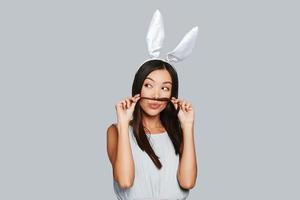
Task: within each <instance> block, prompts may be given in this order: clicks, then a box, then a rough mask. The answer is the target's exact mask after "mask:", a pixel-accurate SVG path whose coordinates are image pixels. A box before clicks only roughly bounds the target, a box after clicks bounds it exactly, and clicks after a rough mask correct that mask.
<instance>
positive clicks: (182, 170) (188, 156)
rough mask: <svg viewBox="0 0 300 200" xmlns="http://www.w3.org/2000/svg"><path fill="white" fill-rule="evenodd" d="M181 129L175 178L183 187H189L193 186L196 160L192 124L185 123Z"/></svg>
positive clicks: (195, 177)
mask: <svg viewBox="0 0 300 200" xmlns="http://www.w3.org/2000/svg"><path fill="white" fill-rule="evenodd" d="M182 130H183V146H182V147H183V148H182V155H181V157H180V160H179V165H178V171H177V179H178V182H179V184H180V186H181V187H182V188H184V189H191V188H193V187H194V186H195V183H196V179H197V160H196V151H195V143H194V126H193V125H187V126H184V127H182Z"/></svg>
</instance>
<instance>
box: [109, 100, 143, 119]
mask: <svg viewBox="0 0 300 200" xmlns="http://www.w3.org/2000/svg"><path fill="white" fill-rule="evenodd" d="M139 99H140V94H137V95H135V96H133V97H128V98H125V99H123V100H122V101H120V102H118V103H117V104H116V106H115V107H116V112H117V118H118V123H119V122H122V123H123V122H124V123H129V122H130V120H131V119H132V114H133V111H134V108H135V105H136V103H137V101H138V100H139Z"/></svg>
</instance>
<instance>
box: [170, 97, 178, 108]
mask: <svg viewBox="0 0 300 200" xmlns="http://www.w3.org/2000/svg"><path fill="white" fill-rule="evenodd" d="M171 102H172V103H173V105H174V107H175V109H177V108H178V103H177V102H176V101H175V100H173V99H172V100H171Z"/></svg>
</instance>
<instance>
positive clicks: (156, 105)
mask: <svg viewBox="0 0 300 200" xmlns="http://www.w3.org/2000/svg"><path fill="white" fill-rule="evenodd" d="M148 105H149V107H150V108H152V109H157V108H159V107H160V104H159V103H149V104H148Z"/></svg>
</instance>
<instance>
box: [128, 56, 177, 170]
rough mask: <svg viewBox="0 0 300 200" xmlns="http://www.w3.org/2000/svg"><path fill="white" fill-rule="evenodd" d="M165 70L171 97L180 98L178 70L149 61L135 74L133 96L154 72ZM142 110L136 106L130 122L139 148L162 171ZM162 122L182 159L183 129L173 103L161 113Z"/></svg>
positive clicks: (160, 62) (166, 64)
mask: <svg viewBox="0 0 300 200" xmlns="http://www.w3.org/2000/svg"><path fill="white" fill-rule="evenodd" d="M160 69H165V70H167V71H168V72H169V73H170V75H171V78H172V90H171V97H176V98H178V76H177V72H176V70H175V69H174V68H173V67H172V65H170V64H169V63H167V62H164V61H162V60H149V61H147V62H145V63H144V64H142V65H141V66H140V68H139V69H138V71H137V72H136V74H135V77H134V80H133V84H132V96H134V95H136V94H140V93H141V90H142V86H143V83H144V80H145V79H146V77H147V76H148V74H150V73H151V72H152V71H154V70H160ZM142 112H143V110H142V108H141V106H140V104H139V103H137V104H136V105H135V109H134V112H133V118H132V120H131V121H130V125H131V126H132V128H133V134H134V136H135V138H136V141H137V143H138V145H139V147H140V148H141V149H142V150H143V151H145V152H146V153H147V154H148V156H149V157H150V158H151V160H152V161H153V162H154V164H155V166H156V167H157V168H158V169H161V167H162V164H161V162H160V161H159V157H158V156H157V155H156V154H155V152H154V151H153V149H152V147H151V145H150V143H149V141H148V137H147V135H146V134H145V131H144V127H143V123H142ZM160 120H161V122H162V125H163V126H164V128H165V129H166V131H167V133H168V135H169V137H170V139H171V141H172V143H173V146H174V151H175V154H176V155H178V154H179V155H180V157H181V145H182V141H183V136H182V129H181V127H180V123H179V119H178V117H177V112H176V109H175V107H174V105H173V103H172V102H171V101H169V102H168V104H167V106H166V108H165V109H164V110H163V111H162V112H161V113H160Z"/></svg>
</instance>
